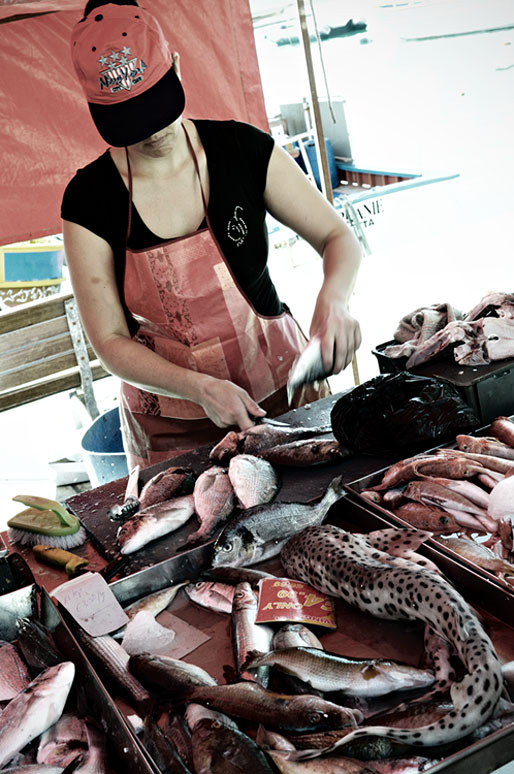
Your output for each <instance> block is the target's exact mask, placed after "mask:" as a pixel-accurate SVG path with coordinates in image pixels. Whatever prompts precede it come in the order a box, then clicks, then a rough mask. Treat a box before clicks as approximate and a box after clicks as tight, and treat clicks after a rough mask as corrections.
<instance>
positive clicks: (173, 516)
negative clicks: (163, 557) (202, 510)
mask: <svg viewBox="0 0 514 774" xmlns="http://www.w3.org/2000/svg"><path fill="white" fill-rule="evenodd" d="M194 512H195V507H194V501H193V495H184V496H182V497H174V498H173V499H171V500H165V501H164V502H161V503H156V504H155V505H150V506H149V507H148V508H145V509H144V510H142V511H138V513H136V515H135V516H132V518H130V519H128V521H126V522H125V523H124V524H122V526H121V527H120V528H119V529H118V532H117V536H116V537H117V540H118V544H119V546H120V552H121V553H122V554H132V553H134V551H139V549H140V548H143V546H146V545H147V544H148V543H151V542H152V540H157V538H160V537H163V535H168V534H169V533H170V532H174V531H175V530H177V529H179V527H182V526H183V525H184V524H185V523H186V521H188V520H189V519H190V518H191V516H192V515H193V513H194Z"/></svg>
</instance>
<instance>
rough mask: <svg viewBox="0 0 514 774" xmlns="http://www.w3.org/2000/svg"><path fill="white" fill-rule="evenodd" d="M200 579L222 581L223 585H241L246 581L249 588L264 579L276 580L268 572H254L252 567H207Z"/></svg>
mask: <svg viewBox="0 0 514 774" xmlns="http://www.w3.org/2000/svg"><path fill="white" fill-rule="evenodd" d="M202 578H207V579H208V580H214V581H222V582H224V583H233V584H234V585H237V584H238V583H243V582H244V581H246V582H247V583H249V584H250V586H257V585H258V584H259V581H261V580H263V579H264V578H276V575H272V574H271V573H270V572H263V571H262V570H255V569H253V568H252V567H223V566H221V567H208V568H207V569H206V570H202Z"/></svg>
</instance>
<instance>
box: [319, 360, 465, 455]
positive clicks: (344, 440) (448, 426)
mask: <svg viewBox="0 0 514 774" xmlns="http://www.w3.org/2000/svg"><path fill="white" fill-rule="evenodd" d="M330 419H331V422H332V430H333V433H334V435H335V437H336V439H337V440H338V441H339V443H340V444H342V445H343V446H349V447H350V448H351V449H354V451H356V452H362V453H364V454H375V455H380V454H395V453H397V452H399V453H402V454H406V453H409V454H416V453H418V452H420V451H423V450H426V449H428V448H430V447H431V446H437V445H438V444H440V443H444V442H445V441H447V440H455V436H456V435H457V434H458V433H465V432H468V431H469V430H471V429H473V428H476V427H478V426H479V424H480V422H479V419H478V417H477V416H476V415H475V413H474V411H473V410H472V409H471V408H470V406H469V405H468V404H467V403H466V402H465V401H464V400H463V398H462V397H461V396H460V394H459V392H458V391H457V389H456V388H455V387H454V386H453V385H452V384H450V383H449V382H445V381H442V380H439V379H433V378H431V377H428V376H415V375H413V374H411V373H408V372H407V371H401V372H400V373H397V374H387V375H383V376H377V377H375V378H374V379H371V380H370V381H368V382H364V384H361V385H359V386H358V387H355V389H353V390H351V391H350V392H348V393H347V394H346V395H343V396H342V397H341V398H339V400H338V401H337V403H335V405H334V407H333V408H332V411H331V414H330Z"/></svg>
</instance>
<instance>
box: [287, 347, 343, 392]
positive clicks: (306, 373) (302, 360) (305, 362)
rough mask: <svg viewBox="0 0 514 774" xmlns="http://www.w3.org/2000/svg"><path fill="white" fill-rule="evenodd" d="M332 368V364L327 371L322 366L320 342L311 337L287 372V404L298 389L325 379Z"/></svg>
mask: <svg viewBox="0 0 514 774" xmlns="http://www.w3.org/2000/svg"><path fill="white" fill-rule="evenodd" d="M334 356H335V352H334ZM333 368H334V363H333V362H332V364H331V366H330V368H329V369H328V370H327V369H326V368H325V366H324V365H323V358H322V356H321V342H320V340H319V338H318V337H317V336H313V337H312V338H311V340H310V341H309V343H308V344H307V346H306V347H305V349H304V351H303V352H302V353H301V355H300V356H299V357H298V358H297V359H296V361H295V363H294V365H293V367H292V368H291V370H290V372H289V377H288V379H287V401H288V403H291V401H292V399H293V395H294V392H295V390H296V389H297V388H298V387H301V386H302V385H303V384H312V383H313V382H317V381H320V380H321V379H326V377H327V376H330V374H331V373H332V371H333Z"/></svg>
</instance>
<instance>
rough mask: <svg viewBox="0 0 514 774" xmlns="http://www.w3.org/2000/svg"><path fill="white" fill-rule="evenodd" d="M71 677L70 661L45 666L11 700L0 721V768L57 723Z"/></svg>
mask: <svg viewBox="0 0 514 774" xmlns="http://www.w3.org/2000/svg"><path fill="white" fill-rule="evenodd" d="M74 677H75V665H74V664H73V662H72V661H62V662H61V663H60V664H57V665H55V666H51V667H48V669H45V670H44V672H42V673H41V674H40V675H39V676H38V677H36V678H35V679H34V680H32V681H31V682H30V683H29V684H28V686H27V687H26V688H24V690H23V691H21V692H20V693H19V694H17V696H15V697H14V699H11V701H10V702H9V704H8V705H7V707H6V708H5V709H4V710H3V712H2V715H1V721H0V767H1V766H5V764H6V763H9V761H11V760H12V759H13V758H14V756H15V755H16V753H18V752H19V751H20V750H22V749H23V748H24V747H25V746H26V745H27V744H29V742H31V741H32V740H33V739H36V738H37V737H38V736H40V735H41V734H43V733H44V732H45V731H46V730H47V728H50V726H52V725H53V724H54V723H57V721H58V720H59V718H60V717H61V715H62V712H63V709H64V705H65V703H66V699H67V698H68V694H69V692H70V689H71V686H72V683H73V679H74Z"/></svg>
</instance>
